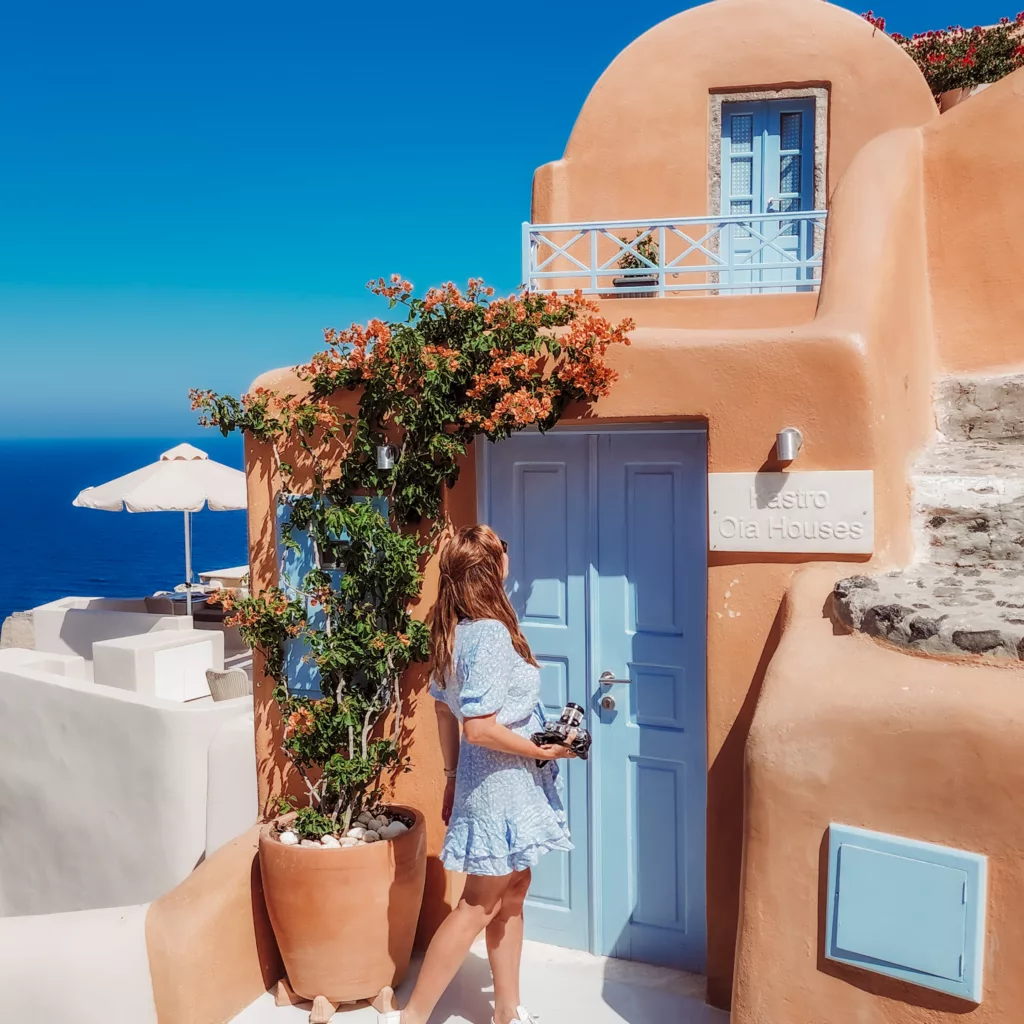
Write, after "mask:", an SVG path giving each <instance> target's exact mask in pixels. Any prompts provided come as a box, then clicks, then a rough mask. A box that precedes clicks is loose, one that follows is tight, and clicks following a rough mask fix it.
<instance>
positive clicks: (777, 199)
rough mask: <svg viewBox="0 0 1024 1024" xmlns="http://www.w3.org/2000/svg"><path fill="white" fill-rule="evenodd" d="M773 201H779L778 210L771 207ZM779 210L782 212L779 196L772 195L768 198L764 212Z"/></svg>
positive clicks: (776, 211) (777, 211)
mask: <svg viewBox="0 0 1024 1024" xmlns="http://www.w3.org/2000/svg"><path fill="white" fill-rule="evenodd" d="M775 203H779V209H778V210H773V209H772V206H773V205H774V204H775ZM781 212H782V203H781V202H780V201H779V198H778V197H777V196H772V197H771V199H769V200H768V209H767V210H765V213H781Z"/></svg>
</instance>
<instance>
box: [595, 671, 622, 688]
mask: <svg viewBox="0 0 1024 1024" xmlns="http://www.w3.org/2000/svg"><path fill="white" fill-rule="evenodd" d="M598 682H599V683H600V684H601V685H602V686H614V684H615V683H622V684H623V685H625V686H628V685H629V680H628V679H616V678H615V676H614V675H613V674H612V673H611V672H602V673H601V675H600V677H599V678H598Z"/></svg>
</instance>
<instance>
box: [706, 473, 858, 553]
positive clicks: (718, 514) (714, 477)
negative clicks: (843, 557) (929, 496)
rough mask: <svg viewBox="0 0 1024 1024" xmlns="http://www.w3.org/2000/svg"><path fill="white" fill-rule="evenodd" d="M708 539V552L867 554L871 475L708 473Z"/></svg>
mask: <svg viewBox="0 0 1024 1024" xmlns="http://www.w3.org/2000/svg"><path fill="white" fill-rule="evenodd" d="M708 536H709V543H710V546H711V550H712V551H799V552H819V551H820V552H823V553H829V554H870V553H871V552H872V551H873V550H874V545H875V484H874V473H872V472H871V470H869V469H867V470H846V471H836V472H814V473H711V474H710V475H709V476H708Z"/></svg>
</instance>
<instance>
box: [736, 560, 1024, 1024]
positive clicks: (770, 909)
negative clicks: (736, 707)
mask: <svg viewBox="0 0 1024 1024" xmlns="http://www.w3.org/2000/svg"><path fill="white" fill-rule="evenodd" d="M842 571H843V569H842V567H841V566H836V567H834V568H832V569H818V570H813V571H808V572H807V573H806V574H801V576H800V577H798V578H797V580H796V581H795V582H794V587H793V590H792V593H791V594H790V596H789V598H788V600H787V602H786V607H785V610H784V623H783V624H784V629H783V638H782V642H781V644H780V646H779V649H778V652H777V654H776V656H775V658H774V659H773V660H772V663H771V666H770V667H769V669H768V672H767V675H766V678H765V683H764V690H763V693H762V696H761V701H760V703H759V705H758V708H757V713H756V715H755V717H754V724H753V727H752V729H751V733H750V740H749V744H748V748H747V786H746V790H747V791H746V816H745V822H744V831H745V849H744V860H743V913H742V918H741V924H740V931H739V938H738V942H737V952H738V963H737V970H736V983H735V990H734V996H733V1006H732V1020H733V1022H734V1024H777V1022H779V1021H786V1022H787V1024H849V1022H851V1021H857V1022H863V1024H882V1022H885V1024H952V1022H953V1021H958V1020H967V1021H971V1022H977V1024H983V1022H984V1024H988V1022H992V1024H995V1022H997V1021H998V1022H1000V1024H1004V1022H1009V1021H1016V1020H1019V1019H1020V1016H1021V1009H1020V1008H1021V1006H1022V1005H1024V971H1022V970H1021V964H1022V963H1024V875H1022V873H1021V871H1020V857H1021V850H1022V849H1024V820H1022V818H1021V814H1020V793H1021V790H1022V788H1024V760H1022V758H1021V756H1020V751H1021V747H1022V744H1024V689H1022V688H1021V673H1020V670H1019V669H1014V668H1012V667H1001V666H998V665H993V664H991V663H988V664H985V665H979V664H978V663H977V662H975V663H974V664H966V663H956V662H952V661H944V660H941V659H937V658H928V657H920V656H915V655H912V654H908V653H905V652H901V651H897V650H894V649H892V648H886V647H884V646H883V645H882V644H879V643H877V642H875V641H874V640H871V639H869V638H868V637H865V636H862V635H857V636H835V635H834V634H833V626H832V623H831V621H829V620H828V619H827V618H826V617H825V616H824V615H823V612H822V605H823V603H824V601H825V599H826V597H827V595H828V593H829V591H830V589H831V585H832V581H833V580H834V578H835V576H836V575H837V574H838V573H840V572H842ZM830 821H838V822H841V823H843V824H849V825H856V826H860V827H863V828H869V829H874V830H877V831H882V832H894V833H896V834H898V835H906V836H912V837H914V838H916V839H921V840H924V841H930V842H936V843H941V844H944V845H948V846H953V847H957V848H960V849H967V850H973V851H975V852H979V853H983V854H986V855H987V856H988V857H989V859H990V860H989V895H988V925H987V942H986V954H985V960H986V962H985V974H984V978H985V980H984V999H983V1002H982V1003H981V1005H980V1006H977V1007H973V1006H972V1005H971V1004H969V1003H966V1002H964V1001H962V1000H959V999H955V998H953V997H951V996H946V995H942V994H939V993H935V992H931V991H929V990H927V989H922V988H919V987H915V986H911V985H907V984H905V983H902V982H897V981H894V980H892V979H888V978H884V977H882V976H880V975H876V974H871V973H868V972H867V971H861V970H858V969H856V968H851V967H845V966H842V965H838V964H834V963H832V962H831V961H828V960H826V959H825V958H824V951H823V941H824V939H823V937H824V915H825V907H824V900H825V888H824V887H825V882H826V880H827V875H826V870H825V864H826V860H825V858H826V853H827V829H828V825H829V822H830Z"/></svg>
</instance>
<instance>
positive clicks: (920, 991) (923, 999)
mask: <svg viewBox="0 0 1024 1024" xmlns="http://www.w3.org/2000/svg"><path fill="white" fill-rule="evenodd" d="M828 849H829V843H828V829H827V828H826V829H825V831H824V832H823V833H822V837H821V844H820V845H819V847H818V970H819V971H821V972H822V974H827V975H829V976H830V977H832V978H837V979H838V980H839V981H844V982H846V984H848V985H853V986H855V987H856V988H859V989H861V991H863V992H868V993H870V994H871V995H873V996H881V997H882V998H884V999H891V1000H893V1001H894V1002H898V1003H908V1004H909V1005H911V1006H920V1007H921V1008H922V1009H925V1010H935V1011H938V1012H941V1013H956V1014H966V1013H974V1012H975V1011H976V1010H977V1007H976V1006H975V1005H974V1003H971V1002H968V1001H967V1000H964V999H958V998H957V997H956V996H951V995H947V994H946V993H945V992H933V991H931V990H930V989H926V988H921V987H920V986H918V985H911V984H909V983H908V982H905V981H900V980H899V979H898V978H887V977H885V976H884V975H882V974H874V973H872V972H871V971H862V970H858V969H857V968H856V967H851V966H850V965H849V964H840V963H837V962H836V961H835V960H829V959H828V958H827V957H826V956H825V914H826V912H827V910H828V906H827V904H828Z"/></svg>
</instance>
